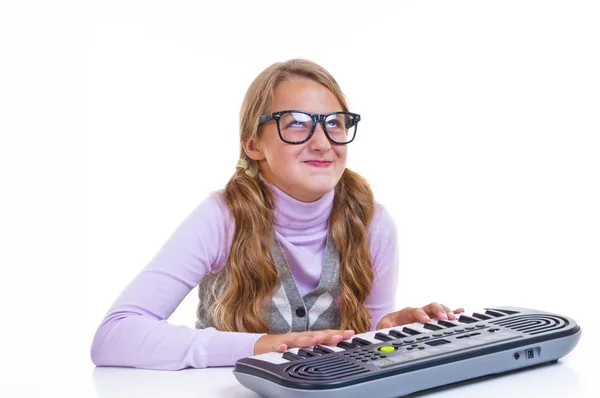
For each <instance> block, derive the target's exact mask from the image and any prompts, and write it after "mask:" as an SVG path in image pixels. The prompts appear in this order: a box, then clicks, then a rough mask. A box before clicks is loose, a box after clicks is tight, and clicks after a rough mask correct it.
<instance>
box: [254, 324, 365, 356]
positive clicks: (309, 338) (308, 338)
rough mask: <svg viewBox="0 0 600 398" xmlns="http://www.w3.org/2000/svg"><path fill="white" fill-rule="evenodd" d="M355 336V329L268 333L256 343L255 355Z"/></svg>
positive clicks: (328, 343)
mask: <svg viewBox="0 0 600 398" xmlns="http://www.w3.org/2000/svg"><path fill="white" fill-rule="evenodd" d="M352 336H354V330H331V329H327V330H317V331H314V332H291V333H285V334H268V335H266V336H262V337H261V338H259V339H258V340H257V341H256V344H254V355H259V354H264V353H266V352H273V351H275V352H281V353H283V352H285V350H288V349H290V348H306V347H312V346H315V345H317V344H323V345H336V344H337V343H339V342H340V341H342V340H347V339H349V338H350V337H352Z"/></svg>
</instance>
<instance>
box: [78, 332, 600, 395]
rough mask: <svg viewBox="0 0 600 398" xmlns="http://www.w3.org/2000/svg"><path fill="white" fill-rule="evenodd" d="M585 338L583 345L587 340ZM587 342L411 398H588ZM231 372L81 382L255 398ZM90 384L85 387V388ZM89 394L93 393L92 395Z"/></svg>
mask: <svg viewBox="0 0 600 398" xmlns="http://www.w3.org/2000/svg"><path fill="white" fill-rule="evenodd" d="M585 337H587V339H586V338H585ZM590 337H591V336H585V335H582V339H581V340H580V343H579V344H578V346H577V347H576V348H575V350H574V351H572V352H571V353H570V354H569V355H567V356H566V357H564V358H562V359H561V360H560V361H559V362H557V363H554V364H544V365H540V366H537V367H532V368H526V369H523V370H519V371H513V372H509V373H504V374H501V375H495V376H487V377H483V378H479V379H476V380H475V381H465V382H461V383H457V384H454V385H451V386H442V387H439V388H437V389H433V390H429V391H427V392H420V393H416V394H414V395H412V397H415V396H417V397H428V398H429V397H431V398H434V397H444V398H451V397H461V398H464V397H482V396H485V397H486V398H494V397H503V398H506V397H512V398H516V397H528V398H531V397H545V398H547V397H592V396H595V395H594V394H593V391H594V390H596V388H595V387H594V386H593V385H592V381H593V380H594V379H593V378H594V377H595V373H594V372H595V370H594V368H597V366H593V365H592V364H593V363H595V360H594V358H593V354H592V352H591V351H590V350H589V349H587V348H586V347H587V346H590V345H592V344H594V343H593V339H591V338H590ZM232 370H233V368H231V367H224V368H208V369H186V370H181V371H175V372H173V371H151V370H141V369H127V368H92V369H90V372H89V374H88V378H87V379H84V380H79V382H82V383H83V384H84V385H85V384H87V385H88V386H89V387H91V385H93V391H94V392H95V394H96V396H97V397H98V398H121V397H133V396H135V397H144V398H150V397H156V398H160V397H165V398H167V397H168V398H171V397H177V398H187V397H189V398H198V397H239V398H244V397H248V398H250V397H258V396H259V395H258V394H256V393H254V392H253V391H250V390H248V389H246V388H245V387H243V386H242V385H241V384H239V383H238V382H237V380H236V379H235V377H234V375H233V373H232ZM88 383H89V384H88ZM90 390H91V389H90ZM89 392H91V391H89Z"/></svg>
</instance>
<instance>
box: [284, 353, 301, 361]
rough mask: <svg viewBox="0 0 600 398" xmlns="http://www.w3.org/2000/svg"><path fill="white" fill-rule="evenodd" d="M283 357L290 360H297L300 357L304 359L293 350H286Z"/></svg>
mask: <svg viewBox="0 0 600 398" xmlns="http://www.w3.org/2000/svg"><path fill="white" fill-rule="evenodd" d="M282 357H283V358H284V359H287V360H288V361H297V360H298V359H304V358H302V357H301V356H299V355H296V354H294V353H293V352H290V351H286V352H284V353H283V355H282Z"/></svg>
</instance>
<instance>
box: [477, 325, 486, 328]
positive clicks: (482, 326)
mask: <svg viewBox="0 0 600 398" xmlns="http://www.w3.org/2000/svg"><path fill="white" fill-rule="evenodd" d="M475 327H476V328H484V327H485V325H481V324H479V325H475Z"/></svg>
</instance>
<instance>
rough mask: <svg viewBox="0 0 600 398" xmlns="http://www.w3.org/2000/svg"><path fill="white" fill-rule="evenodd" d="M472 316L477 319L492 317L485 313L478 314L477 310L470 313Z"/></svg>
mask: <svg viewBox="0 0 600 398" xmlns="http://www.w3.org/2000/svg"><path fill="white" fill-rule="evenodd" d="M472 316H473V318H477V319H481V320H484V321H485V320H487V319H492V317H491V316H490V315H485V314H480V313H479V312H474V313H473V314H472Z"/></svg>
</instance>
